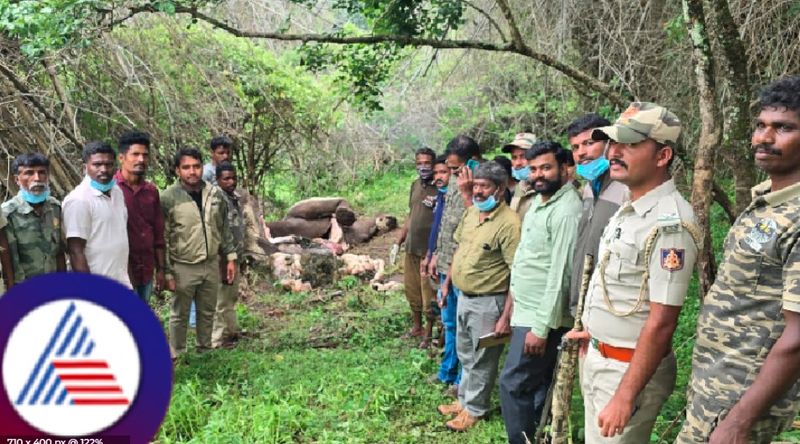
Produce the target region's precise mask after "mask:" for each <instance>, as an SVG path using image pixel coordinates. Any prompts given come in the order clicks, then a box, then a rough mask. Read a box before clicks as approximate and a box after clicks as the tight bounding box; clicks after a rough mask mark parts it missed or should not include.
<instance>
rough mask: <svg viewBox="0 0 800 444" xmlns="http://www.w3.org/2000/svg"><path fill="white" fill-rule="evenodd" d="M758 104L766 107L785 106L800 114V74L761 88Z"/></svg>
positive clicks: (762, 107)
mask: <svg viewBox="0 0 800 444" xmlns="http://www.w3.org/2000/svg"><path fill="white" fill-rule="evenodd" d="M758 104H759V106H760V107H761V109H764V108H784V109H787V110H789V111H794V112H795V113H797V114H798V116H800V76H789V77H784V78H782V79H779V80H776V81H774V82H772V83H770V84H769V85H767V86H765V87H764V89H762V90H761V94H759V96H758Z"/></svg>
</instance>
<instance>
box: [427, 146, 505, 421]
mask: <svg viewBox="0 0 800 444" xmlns="http://www.w3.org/2000/svg"><path fill="white" fill-rule="evenodd" d="M507 182H508V176H507V174H506V172H505V170H504V169H503V167H502V166H500V165H499V164H497V163H496V162H486V163H483V164H481V165H480V166H478V168H477V169H476V170H475V174H474V178H473V186H472V195H473V197H472V203H473V205H472V206H471V207H469V208H467V210H466V211H465V212H464V216H463V217H462V218H461V223H459V224H458V227H457V228H456V231H455V233H454V235H453V239H454V240H455V241H456V243H457V244H458V247H457V249H456V251H455V254H454V255H453V263H452V265H451V271H450V273H448V277H447V280H446V281H445V285H443V286H442V288H443V290H442V297H447V294H445V293H447V292H448V289H449V281H450V279H451V278H452V281H453V284H454V285H455V286H456V287H457V288H458V289H460V290H461V297H460V298H459V299H460V300H459V301H458V308H457V310H458V312H457V320H456V350H457V352H458V359H459V361H461V383H460V384H459V385H458V400H457V401H455V402H454V403H452V404H448V405H440V406H439V408H438V410H439V413H441V414H443V415H457V416H456V418H455V419H453V420H451V421H448V422H447V424H446V425H447V427H448V428H449V429H450V430H453V431H466V430H468V429H469V428H471V427H472V426H474V425H475V423H476V422H478V420H480V419H481V418H483V417H484V416H485V415H486V414H487V413H488V412H489V409H490V405H489V400H490V398H491V396H492V390H493V389H494V384H495V380H496V379H497V366H498V364H499V361H500V355H501V354H502V353H503V345H502V344H500V345H495V346H492V347H481V348H478V341H479V339H480V337H481V336H484V335H486V334H489V333H492V332H494V333H495V334H496V335H508V334H510V333H511V326H510V317H511V299H510V297H508V288H509V282H510V279H511V263H512V261H513V260H514V253H515V252H516V251H517V245H518V244H519V237H520V224H519V218H518V217H517V215H516V214H515V213H514V212H513V211H511V209H510V208H508V206H507V205H506V204H505V202H504V201H503V198H502V196H503V193H504V192H505V184H506V183H507Z"/></svg>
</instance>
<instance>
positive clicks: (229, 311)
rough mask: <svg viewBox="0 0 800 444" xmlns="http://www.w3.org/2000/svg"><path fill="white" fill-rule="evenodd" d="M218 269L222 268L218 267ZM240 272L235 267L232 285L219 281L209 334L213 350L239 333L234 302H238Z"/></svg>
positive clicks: (238, 268)
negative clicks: (211, 329)
mask: <svg viewBox="0 0 800 444" xmlns="http://www.w3.org/2000/svg"><path fill="white" fill-rule="evenodd" d="M225 264H227V261H226V262H225ZM220 269H224V268H223V267H220ZM241 271H242V269H241V267H238V266H237V267H236V278H235V279H234V280H233V284H232V285H226V284H224V283H223V282H222V281H221V280H220V283H219V290H218V291H219V292H218V296H217V309H216V313H215V314H214V331H213V333H212V334H211V345H212V346H213V347H214V348H218V347H221V346H222V345H224V344H225V343H226V342H228V341H229V340H231V339H232V338H233V337H234V336H236V334H237V333H238V332H239V326H238V324H237V323H236V301H238V300H239V282H240V279H239V276H240V275H241Z"/></svg>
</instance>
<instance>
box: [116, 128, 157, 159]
mask: <svg viewBox="0 0 800 444" xmlns="http://www.w3.org/2000/svg"><path fill="white" fill-rule="evenodd" d="M131 145H144V146H146V147H147V151H148V152H149V151H150V135H149V134H147V133H144V132H141V131H136V130H134V131H128V132H127V133H125V134H123V135H121V136H119V153H120V154H125V153H127V152H128V150H129V149H130V147H131Z"/></svg>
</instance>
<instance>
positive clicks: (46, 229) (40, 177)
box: [0, 153, 67, 288]
mask: <svg viewBox="0 0 800 444" xmlns="http://www.w3.org/2000/svg"><path fill="white" fill-rule="evenodd" d="M11 172H12V173H13V174H14V180H15V181H16V183H17V186H18V187H19V193H17V195H16V196H15V197H13V198H11V199H10V200H8V201H6V202H3V205H2V213H0V219H3V221H6V220H7V225H6V227H5V233H6V237H7V242H8V244H7V246H5V247H4V248H5V249H6V253H7V254H9V258H10V263H9V264H8V268H6V264H5V263H3V270H7V271H9V272H10V276H11V279H6V287H7V288H11V286H13V285H14V284H16V283H19V282H22V281H24V280H25V279H29V278H31V277H33V276H36V275H39V274H45V273H52V272H55V271H66V270H67V262H66V257H65V252H66V245H64V238H63V237H62V235H61V204H60V203H59V202H58V201H57V200H56V199H55V198H53V197H50V161H49V160H48V159H47V157H45V156H44V155H43V154H41V153H24V154H20V155H19V156H17V157H16V158H15V159H14V161H13V162H12V163H11ZM3 221H0V225H2V223H3Z"/></svg>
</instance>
